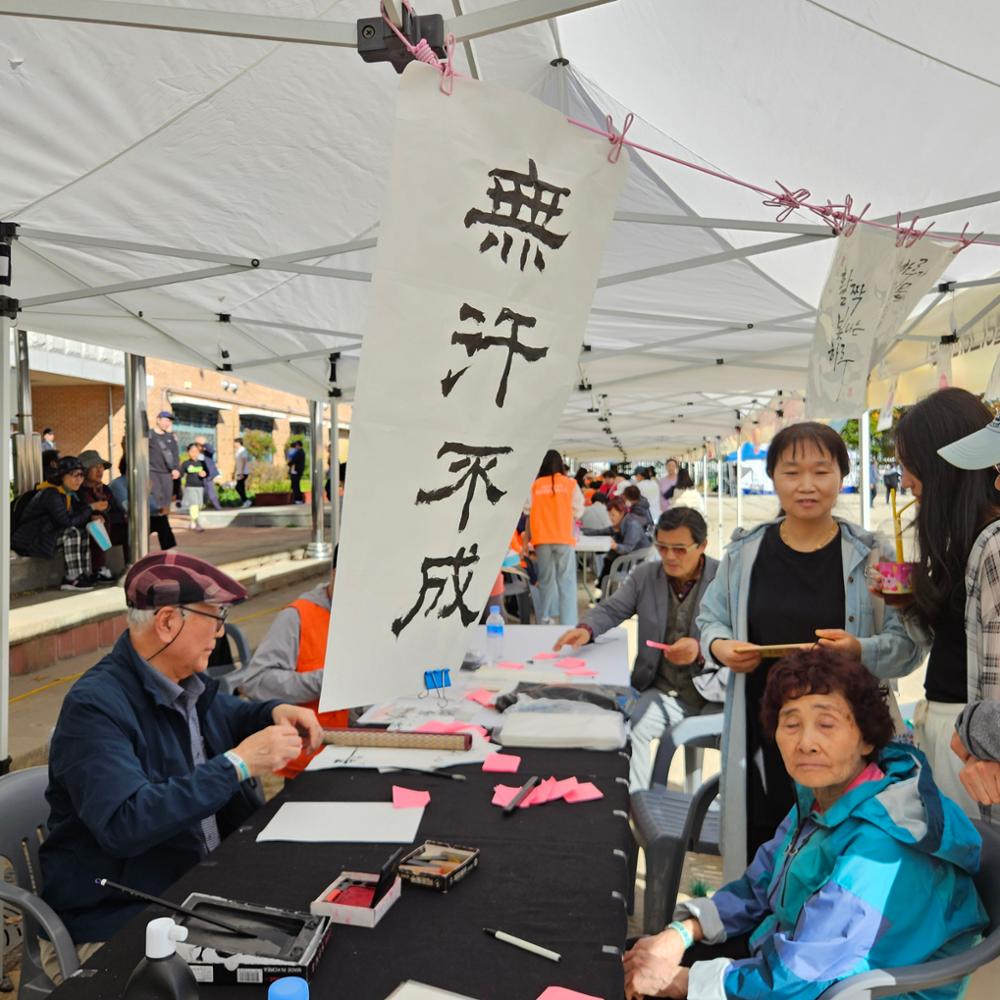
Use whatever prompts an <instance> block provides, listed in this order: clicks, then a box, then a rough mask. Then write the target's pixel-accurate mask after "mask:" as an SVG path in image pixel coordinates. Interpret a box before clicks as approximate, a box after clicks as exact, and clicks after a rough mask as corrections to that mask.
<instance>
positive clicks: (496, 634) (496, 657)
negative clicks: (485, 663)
mask: <svg viewBox="0 0 1000 1000" xmlns="http://www.w3.org/2000/svg"><path fill="white" fill-rule="evenodd" d="M486 658H487V660H489V664H490V666H491V667H492V666H496V664H497V663H499V662H500V661H501V660H502V659H503V615H502V614H501V613H500V605H499V604H493V605H491V606H490V615H489V617H488V618H487V619H486Z"/></svg>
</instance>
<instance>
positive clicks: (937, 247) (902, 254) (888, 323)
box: [872, 239, 955, 364]
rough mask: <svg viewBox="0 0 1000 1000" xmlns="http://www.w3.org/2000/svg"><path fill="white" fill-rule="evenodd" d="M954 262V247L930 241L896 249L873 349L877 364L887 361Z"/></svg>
mask: <svg viewBox="0 0 1000 1000" xmlns="http://www.w3.org/2000/svg"><path fill="white" fill-rule="evenodd" d="M954 259H955V248H954V246H949V245H946V244H943V243H935V242H934V241H933V240H930V239H920V240H917V242H916V243H914V244H913V246H910V247H907V246H901V247H896V252H895V254H894V255H893V267H892V276H891V277H890V279H889V294H888V296H887V298H886V301H885V308H884V309H883V310H882V317H881V319H880V320H879V325H878V330H877V331H876V334H875V346H874V348H873V349H872V363H873V364H877V363H878V362H879V361H881V360H882V358H883V357H885V355H886V353H887V352H888V351H889V348H891V347H892V345H893V344H894V343H895V342H896V338H897V337H898V336H899V334H900V332H901V331H902V329H903V327H904V325H905V324H906V321H907V319H908V318H909V316H910V314H911V313H912V312H913V310H914V309H916V308H917V306H918V305H919V304H920V300H921V299H922V298H923V297H924V296H925V295H926V294H927V293H928V292H929V291H930V290H931V288H932V287H933V286H934V283H935V282H936V281H937V280H938V279H939V278H940V277H941V275H942V274H944V270H945V268H946V267H947V266H948V265H949V264H950V263H951V262H952V261H953V260H954Z"/></svg>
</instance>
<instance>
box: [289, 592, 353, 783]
mask: <svg viewBox="0 0 1000 1000" xmlns="http://www.w3.org/2000/svg"><path fill="white" fill-rule="evenodd" d="M288 606H289V607H290V608H295V610H296V611H297V612H298V614H299V658H298V662H297V663H296V664H295V669H296V670H297V671H298V672H299V673H300V674H307V673H309V671H311V670H322V669H323V664H324V662H325V660H326V637H327V633H328V632H329V631H330V612H329V611H327V609H326V608H321V607H320V606H319V605H318V604H313V602H312V601H307V600H305V599H303V598H301V597H300V598H299V599H298V600H297V601H292V603H291V604H289V605H288ZM303 708H311V709H312V710H313V711H314V712H315V713H316V718H317V719H319V723H320V725H321V726H322V727H323V728H324V729H330V728H333V727H335V726H346V725H347V720H348V712H347V709H340V710H339V711H336V712H321V711H320V710H319V702H318V701H311V702H309V703H308V704H306V705H304V706H303ZM316 753H319V751H318V750H317V751H316ZM316 753H312V752H311V751H309V750H303V751H302V753H300V754H299V755H298V757H296V758H295V760H290V761H289V762H288V763H287V764H286V765H285V766H284V767H283V768H282V769H281V770H280V771H278V772H277V773H278V774H280V775H281V777H283V778H294V777H295V776H296V775H297V774H300V773H301V772H302V771H303V770H305V766H306V764H308V763H309V761H311V760H312V759H313V757H315V756H316Z"/></svg>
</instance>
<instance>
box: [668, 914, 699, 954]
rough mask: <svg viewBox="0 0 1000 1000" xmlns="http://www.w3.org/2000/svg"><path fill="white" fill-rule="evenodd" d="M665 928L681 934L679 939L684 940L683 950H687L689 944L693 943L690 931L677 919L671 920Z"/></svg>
mask: <svg viewBox="0 0 1000 1000" xmlns="http://www.w3.org/2000/svg"><path fill="white" fill-rule="evenodd" d="M667 930H670V931H677V933H678V934H680V936H681V940H682V941H683V942H684V950H685V951H687V950H688V948H690V947H691V945H693V944H694V938H693V937H691V932H690V931H689V930H688V929H687V928H686V927H685V926H684V925H683V924H682V923H681V922H680V921H679V920H672V921H671V922H670V923H669V924H667Z"/></svg>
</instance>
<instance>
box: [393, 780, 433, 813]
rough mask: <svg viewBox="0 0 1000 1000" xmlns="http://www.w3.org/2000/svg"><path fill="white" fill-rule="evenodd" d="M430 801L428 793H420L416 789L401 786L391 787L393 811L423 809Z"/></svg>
mask: <svg viewBox="0 0 1000 1000" xmlns="http://www.w3.org/2000/svg"><path fill="white" fill-rule="evenodd" d="M430 801H431V793H430V792H422V791H419V790H418V789H416V788H403V786H402V785H393V786H392V807H393V809H423V808H424V806H426V805H427V804H428V803H429V802H430Z"/></svg>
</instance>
